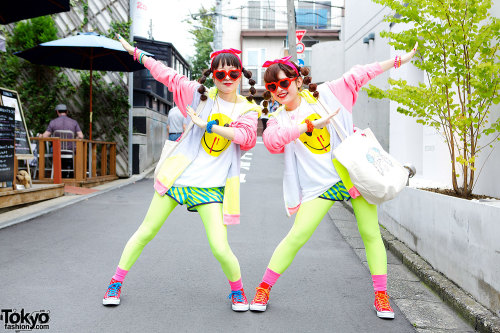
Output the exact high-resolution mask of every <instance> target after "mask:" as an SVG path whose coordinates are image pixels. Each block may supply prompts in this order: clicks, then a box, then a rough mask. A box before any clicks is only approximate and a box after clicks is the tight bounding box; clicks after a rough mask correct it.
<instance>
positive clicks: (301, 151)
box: [250, 45, 416, 319]
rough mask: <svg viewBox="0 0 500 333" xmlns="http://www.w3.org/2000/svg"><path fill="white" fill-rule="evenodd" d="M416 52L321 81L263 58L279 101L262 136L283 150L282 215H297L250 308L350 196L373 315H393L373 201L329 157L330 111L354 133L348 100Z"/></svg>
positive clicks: (261, 304)
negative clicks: (371, 293) (370, 285)
mask: <svg viewBox="0 0 500 333" xmlns="http://www.w3.org/2000/svg"><path fill="white" fill-rule="evenodd" d="M415 52H416V45H415V48H414V49H413V50H412V51H411V52H409V53H407V54H406V55H404V56H402V57H399V56H398V57H396V60H394V59H389V60H386V61H383V62H380V63H378V62H376V63H373V64H370V65H365V66H355V67H354V68H353V69H351V70H350V71H349V72H347V73H346V74H344V75H343V77H342V78H340V79H338V80H335V81H331V82H326V83H324V84H321V85H319V86H317V85H316V84H310V82H311V78H310V77H308V76H307V75H308V73H309V70H308V69H307V68H305V67H298V66H297V65H295V64H294V63H293V62H291V61H290V57H286V58H282V59H277V60H274V61H267V62H266V63H265V64H264V65H263V67H267V70H266V72H265V73H264V81H265V82H266V89H267V90H268V91H267V92H266V94H265V95H264V98H265V99H266V100H267V99H269V98H270V97H271V94H272V97H273V98H274V99H276V100H277V101H278V102H279V103H280V104H282V106H281V107H280V108H279V109H278V110H277V111H276V112H274V113H272V114H271V115H270V119H269V121H268V123H267V129H266V130H265V131H264V133H263V141H264V144H265V146H266V147H267V149H268V150H269V151H270V152H271V153H272V154H280V153H283V154H284V160H285V172H284V176H283V177H284V179H283V192H284V196H285V207H286V213H287V215H288V216H291V215H293V214H295V213H297V215H296V217H295V222H294V224H293V226H292V228H291V230H290V232H289V233H288V234H287V236H286V237H285V238H284V239H283V240H282V241H281V243H280V244H279V245H278V246H277V247H276V249H275V251H274V253H273V255H272V257H271V260H270V262H269V265H268V267H267V269H266V271H265V274H264V277H263V278H262V282H261V283H260V285H259V286H258V287H257V293H256V294H255V297H254V299H253V301H252V303H251V304H250V310H253V311H265V310H266V308H267V304H268V301H269V293H270V291H271V287H272V286H273V285H274V284H275V283H276V281H277V279H278V278H279V277H280V275H281V274H283V273H284V272H285V270H286V269H287V268H288V266H289V265H290V264H291V263H292V261H293V259H294V257H295V255H296V254H297V252H298V251H299V250H300V248H301V247H302V246H303V245H304V244H305V243H306V242H307V241H308V240H309V238H310V237H311V236H312V234H313V233H314V231H315V230H316V227H317V226H318V225H319V223H320V222H321V220H322V219H323V217H324V216H325V215H326V213H327V212H328V210H329V209H330V208H331V207H332V206H333V204H334V202H335V201H342V200H350V201H351V203H352V207H353V209H354V213H355V215H356V219H357V223H358V229H359V232H360V234H361V238H362V239H363V243H364V245H365V249H366V257H367V261H368V265H369V268H370V272H371V274H372V279H373V287H374V291H375V302H374V307H375V310H376V313H377V316H378V317H381V318H390V319H392V318H394V311H393V310H392V308H391V306H390V304H389V298H388V295H387V255H386V252H385V247H384V244H383V242H382V238H381V236H380V230H379V225H378V218H377V206H375V205H371V204H369V203H368V202H367V201H366V200H365V199H364V198H363V197H362V196H360V194H359V192H358V191H357V190H356V188H355V187H350V186H349V184H352V183H351V181H350V178H349V174H348V173H347V171H346V170H345V168H344V167H343V166H342V165H341V164H340V163H338V161H336V160H335V159H334V155H333V153H332V152H333V149H334V148H335V147H336V146H337V145H339V144H340V143H341V139H340V138H339V137H338V135H337V133H336V131H335V129H334V128H333V125H332V124H331V122H330V120H331V119H332V117H333V116H336V117H337V120H338V121H339V123H340V124H342V125H343V127H344V129H345V131H346V132H348V133H349V134H352V133H353V122H352V107H353V105H354V102H355V101H356V98H357V96H358V91H359V89H360V88H361V87H362V86H363V85H364V84H366V83H367V82H368V81H369V80H371V79H373V78H375V77H376V76H377V75H379V74H381V73H383V72H385V71H387V70H389V69H390V68H392V67H393V66H394V67H396V68H397V67H399V66H400V65H401V64H404V63H407V62H409V61H410V60H411V58H412V57H413V55H414V54H415ZM302 75H303V76H306V77H305V78H303V77H302ZM303 83H305V84H309V90H307V89H305V90H301V86H302V84H303ZM320 93H321V99H319V95H320ZM264 106H266V105H265V104H264ZM332 161H333V163H332Z"/></svg>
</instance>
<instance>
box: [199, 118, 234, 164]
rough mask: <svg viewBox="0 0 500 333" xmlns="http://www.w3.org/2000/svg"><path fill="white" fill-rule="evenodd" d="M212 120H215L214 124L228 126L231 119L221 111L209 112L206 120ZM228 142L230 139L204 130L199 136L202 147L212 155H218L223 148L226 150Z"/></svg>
mask: <svg viewBox="0 0 500 333" xmlns="http://www.w3.org/2000/svg"><path fill="white" fill-rule="evenodd" d="M212 120H215V121H216V124H217V125H219V126H229V124H230V123H231V121H232V120H231V118H229V117H228V116H226V115H225V114H223V113H214V114H211V115H210V117H208V119H207V122H209V121H212ZM230 143H231V141H230V140H228V139H226V138H223V137H222V136H220V135H218V134H215V133H208V132H206V131H205V134H203V137H202V138H201V146H202V147H203V149H205V151H206V152H207V154H209V155H211V156H214V157H217V156H219V155H220V154H221V153H222V152H223V151H224V150H226V149H227V147H229V144H230Z"/></svg>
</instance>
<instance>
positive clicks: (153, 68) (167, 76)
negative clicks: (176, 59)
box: [144, 58, 200, 117]
mask: <svg viewBox="0 0 500 333" xmlns="http://www.w3.org/2000/svg"><path fill="white" fill-rule="evenodd" d="M144 66H145V67H146V68H147V69H149V71H150V72H151V75H153V77H154V78H155V80H157V81H159V82H161V83H163V84H164V85H165V86H167V88H168V90H170V91H171V92H172V93H173V94H174V102H175V104H177V106H178V107H179V109H180V110H181V112H182V114H183V115H184V117H186V106H187V105H189V104H191V103H192V101H193V95H194V92H195V90H196V89H197V88H198V86H199V85H200V84H199V83H198V82H196V81H189V79H188V78H187V77H186V76H184V75H181V74H179V73H177V72H176V71H175V70H174V69H173V68H170V67H167V66H165V65H164V64H162V63H161V62H160V61H157V60H154V59H153V58H148V60H146V63H145V64H144Z"/></svg>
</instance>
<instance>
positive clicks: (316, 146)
mask: <svg viewBox="0 0 500 333" xmlns="http://www.w3.org/2000/svg"><path fill="white" fill-rule="evenodd" d="M306 119H309V120H310V121H314V120H317V119H320V116H319V115H318V114H316V113H313V114H311V115H310V116H309V117H307V118H306ZM306 119H304V121H303V122H302V123H305V121H306ZM299 140H300V141H302V143H303V144H304V146H306V147H307V149H309V150H310V151H311V152H312V153H314V154H326V153H328V152H329V151H330V133H329V132H328V129H327V128H326V126H325V127H323V128H322V129H317V128H315V129H314V130H313V131H312V132H305V133H302V134H301V135H300V136H299Z"/></svg>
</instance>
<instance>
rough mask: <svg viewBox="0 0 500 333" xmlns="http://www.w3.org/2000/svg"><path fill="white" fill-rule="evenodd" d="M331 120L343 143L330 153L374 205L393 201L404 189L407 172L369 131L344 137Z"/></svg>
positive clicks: (358, 131)
mask: <svg viewBox="0 0 500 333" xmlns="http://www.w3.org/2000/svg"><path fill="white" fill-rule="evenodd" d="M333 120H334V121H333V122H332V124H333V126H334V128H335V130H336V131H337V134H338V135H339V137H340V139H341V140H342V143H341V144H340V145H339V146H338V147H336V148H335V149H334V150H333V154H334V155H335V157H336V158H337V160H338V161H339V162H340V163H341V164H342V165H343V166H344V167H345V168H346V169H347V171H348V172H349V176H350V177H351V181H352V183H353V184H354V186H355V187H356V188H357V189H358V191H359V193H361V195H362V196H363V198H365V199H366V201H368V202H369V203H371V204H374V205H378V204H381V203H383V202H384V201H388V200H391V199H393V198H395V197H396V196H397V195H398V193H399V192H401V191H402V190H403V188H404V187H405V186H406V183H407V181H408V170H407V169H406V168H404V167H403V166H402V165H401V163H399V162H398V161H397V160H396V159H394V158H393V157H392V156H391V155H389V154H388V153H387V152H386V151H385V150H384V149H383V148H382V146H381V145H380V143H379V142H378V141H377V138H375V135H374V134H373V132H372V131H371V130H370V129H369V128H367V129H364V130H357V131H356V132H355V133H354V134H352V135H347V133H346V132H345V130H344V128H343V127H342V125H340V124H339V123H338V121H337V120H336V119H335V117H334V118H333Z"/></svg>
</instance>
